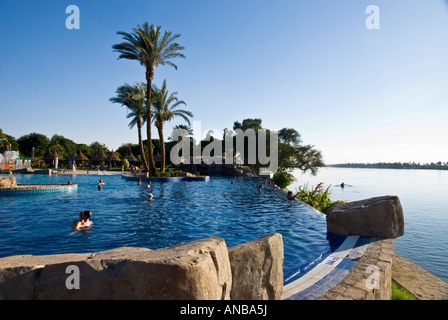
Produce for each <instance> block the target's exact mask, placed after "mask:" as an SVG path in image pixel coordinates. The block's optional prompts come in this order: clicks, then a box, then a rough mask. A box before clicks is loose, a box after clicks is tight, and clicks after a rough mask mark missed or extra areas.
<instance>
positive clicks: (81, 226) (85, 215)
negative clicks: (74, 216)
mask: <svg viewBox="0 0 448 320" xmlns="http://www.w3.org/2000/svg"><path fill="white" fill-rule="evenodd" d="M91 217H92V211H90V210H84V211H81V212H80V213H79V220H75V221H73V223H72V225H73V227H74V228H75V229H76V230H86V229H89V228H90V227H91V226H92V225H93V222H92V221H91V220H90V218H91Z"/></svg>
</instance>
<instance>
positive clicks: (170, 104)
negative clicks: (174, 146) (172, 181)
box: [152, 80, 193, 172]
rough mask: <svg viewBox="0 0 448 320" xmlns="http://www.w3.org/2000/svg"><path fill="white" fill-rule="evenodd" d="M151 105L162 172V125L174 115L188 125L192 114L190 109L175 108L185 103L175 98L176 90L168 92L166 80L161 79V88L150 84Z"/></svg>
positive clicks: (163, 167)
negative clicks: (157, 134) (158, 141)
mask: <svg viewBox="0 0 448 320" xmlns="http://www.w3.org/2000/svg"><path fill="white" fill-rule="evenodd" d="M152 96H153V100H152V107H153V112H154V118H153V119H154V124H155V126H156V128H157V131H158V132H159V138H160V154H161V156H162V168H161V169H162V172H164V171H165V142H164V138H163V125H164V123H165V122H166V121H170V120H171V119H173V118H174V117H181V118H183V119H184V120H185V121H186V122H187V123H188V125H191V122H190V119H189V118H191V117H193V114H192V113H191V112H190V111H187V110H183V109H176V108H177V107H178V106H180V105H186V103H185V101H183V100H179V99H178V98H177V92H173V93H171V94H170V93H169V92H168V88H167V85H166V80H164V81H163V85H162V88H161V89H159V88H157V86H156V85H153V86H152Z"/></svg>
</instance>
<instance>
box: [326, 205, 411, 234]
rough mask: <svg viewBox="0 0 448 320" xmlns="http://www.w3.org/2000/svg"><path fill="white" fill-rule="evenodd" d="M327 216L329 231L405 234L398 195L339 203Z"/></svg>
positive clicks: (337, 232)
mask: <svg viewBox="0 0 448 320" xmlns="http://www.w3.org/2000/svg"><path fill="white" fill-rule="evenodd" d="M326 218H327V231H328V232H329V233H334V234H339V235H359V236H363V237H381V238H390V239H394V238H397V237H400V236H402V235H403V234H404V218H403V209H402V207H401V203H400V200H399V198H398V197H396V196H383V197H375V198H370V199H366V200H361V201H354V202H349V203H343V204H337V205H334V206H333V207H331V208H330V209H329V210H328V211H327V217H326Z"/></svg>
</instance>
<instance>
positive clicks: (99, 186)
mask: <svg viewBox="0 0 448 320" xmlns="http://www.w3.org/2000/svg"><path fill="white" fill-rule="evenodd" d="M104 185H105V183H104V182H103V180H102V179H100V182H98V190H101V189H103V186H104Z"/></svg>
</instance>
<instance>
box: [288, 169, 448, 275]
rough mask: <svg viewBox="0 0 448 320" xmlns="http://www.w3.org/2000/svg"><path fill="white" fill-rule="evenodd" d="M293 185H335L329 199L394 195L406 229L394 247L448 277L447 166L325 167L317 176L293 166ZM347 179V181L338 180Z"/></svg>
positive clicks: (404, 255)
mask: <svg viewBox="0 0 448 320" xmlns="http://www.w3.org/2000/svg"><path fill="white" fill-rule="evenodd" d="M294 175H295V177H296V178H297V180H296V182H294V183H293V184H292V185H290V186H289V187H288V188H289V189H290V190H292V191H294V190H296V189H298V188H299V186H301V185H304V184H306V183H308V185H309V186H316V185H317V184H318V183H319V182H323V183H324V186H325V187H326V186H328V185H331V186H332V187H331V190H332V194H331V199H333V200H339V199H341V200H348V201H356V200H362V199H366V198H371V197H376V196H383V195H396V196H398V197H399V198H400V202H401V205H402V207H403V212H404V220H405V232H404V235H403V236H402V237H400V238H397V239H394V240H393V243H394V250H395V252H397V253H399V254H400V255H402V256H403V257H405V258H407V259H409V260H410V261H412V262H414V263H415V264H417V265H418V266H420V267H422V268H423V269H425V270H427V271H429V272H431V273H432V274H434V275H435V276H437V277H439V278H440V279H442V280H444V281H445V282H448V272H447V271H448V267H447V266H448V235H447V232H448V214H447V211H448V209H447V207H448V171H447V170H424V169H412V170H410V169H357V168H333V167H325V168H321V169H320V170H319V172H318V173H317V175H316V176H312V175H311V174H308V173H306V174H303V173H301V172H300V171H295V172H294ZM342 182H344V184H345V187H344V188H341V187H340V184H341V183H342Z"/></svg>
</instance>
